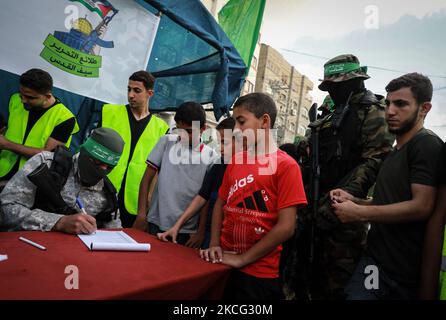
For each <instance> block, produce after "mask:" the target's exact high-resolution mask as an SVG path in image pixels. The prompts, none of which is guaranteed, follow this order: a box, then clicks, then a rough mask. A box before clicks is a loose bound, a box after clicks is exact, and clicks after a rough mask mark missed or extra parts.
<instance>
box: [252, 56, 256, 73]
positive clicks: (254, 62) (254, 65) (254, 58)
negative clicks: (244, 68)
mask: <svg viewBox="0 0 446 320" xmlns="http://www.w3.org/2000/svg"><path fill="white" fill-rule="evenodd" d="M251 67H253V68H254V70H257V58H256V57H255V56H252V60H251Z"/></svg>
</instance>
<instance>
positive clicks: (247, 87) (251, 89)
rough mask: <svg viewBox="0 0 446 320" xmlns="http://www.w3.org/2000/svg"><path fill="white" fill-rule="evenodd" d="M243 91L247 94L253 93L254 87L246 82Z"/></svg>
mask: <svg viewBox="0 0 446 320" xmlns="http://www.w3.org/2000/svg"><path fill="white" fill-rule="evenodd" d="M245 89H246V91H247V92H248V93H251V92H254V85H253V84H252V82H251V81H249V80H246V85H245Z"/></svg>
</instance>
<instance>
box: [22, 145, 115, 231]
mask: <svg viewBox="0 0 446 320" xmlns="http://www.w3.org/2000/svg"><path fill="white" fill-rule="evenodd" d="M72 167H73V160H72V155H71V153H70V151H69V150H68V149H67V148H66V147H64V146H57V148H56V150H55V151H54V156H53V161H52V163H51V167H50V168H48V166H47V165H46V164H45V163H42V164H40V166H38V167H37V168H36V169H35V170H34V171H33V172H31V173H30V174H28V176H27V177H28V179H29V180H30V181H31V182H32V183H34V185H35V186H36V187H37V189H36V195H35V198H34V205H33V207H32V208H31V209H40V210H43V211H46V212H54V213H58V214H63V215H71V214H76V213H79V210H78V209H76V208H73V207H71V206H69V205H68V204H67V203H66V202H65V200H64V199H63V198H62V195H61V194H60V192H61V191H62V189H63V187H64V186H65V183H66V182H67V179H68V176H69V174H70V172H71V170H72ZM103 181H104V188H103V191H105V192H104V193H105V196H106V199H107V201H106V203H107V207H106V208H105V209H104V210H102V211H101V212H100V213H99V214H97V215H96V216H95V219H96V223H97V226H98V228H103V227H104V226H105V223H107V222H110V221H111V220H112V213H115V214H114V219H116V218H117V209H118V199H117V197H116V189H115V188H114V186H113V184H112V183H111V182H110V180H109V179H108V178H107V177H105V178H104V179H103Z"/></svg>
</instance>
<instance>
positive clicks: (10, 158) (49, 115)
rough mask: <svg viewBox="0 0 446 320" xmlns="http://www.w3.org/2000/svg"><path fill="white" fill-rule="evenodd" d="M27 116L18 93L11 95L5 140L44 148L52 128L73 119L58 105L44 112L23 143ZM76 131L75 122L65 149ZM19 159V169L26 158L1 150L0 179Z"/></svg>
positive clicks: (77, 128)
mask: <svg viewBox="0 0 446 320" xmlns="http://www.w3.org/2000/svg"><path fill="white" fill-rule="evenodd" d="M28 116H29V111H28V110H26V109H25V108H24V106H23V103H22V100H21V99H20V95H19V94H18V93H16V94H14V95H12V97H11V99H10V100H9V119H8V129H7V130H6V133H5V138H6V139H8V140H9V141H12V142H14V143H18V144H22V145H24V146H27V147H33V148H44V147H45V146H46V143H47V141H48V138H49V137H50V135H51V133H52V132H53V130H54V128H55V127H56V126H57V125H59V124H61V123H62V122H64V121H66V120H68V119H70V118H73V117H74V115H73V113H71V111H70V110H68V108H67V107H65V106H64V105H63V104H62V103H58V104H56V105H55V106H53V107H51V108H50V109H49V110H48V111H46V112H45V113H44V114H43V115H42V116H41V117H40V119H39V120H37V122H36V123H35V124H34V126H33V127H32V128H31V130H30V131H29V134H28V137H27V138H26V141H23V139H24V137H25V131H26V126H27V125H28ZM78 131H79V126H78V124H77V122H76V124H75V126H74V128H73V131H72V132H71V135H70V138H69V139H68V141H67V143H66V144H65V145H66V146H67V147H69V146H70V143H71V138H72V135H73V134H75V133H76V132H78ZM19 157H20V164H19V169H20V168H22V167H23V165H24V164H25V163H26V161H27V160H28V158H26V157H24V156H20V155H18V154H17V153H14V152H11V151H9V150H2V151H1V152H0V178H2V177H4V176H6V175H7V174H8V173H9V171H10V170H11V169H12V168H13V167H14V164H15V163H16V161H17V159H18V158H19Z"/></svg>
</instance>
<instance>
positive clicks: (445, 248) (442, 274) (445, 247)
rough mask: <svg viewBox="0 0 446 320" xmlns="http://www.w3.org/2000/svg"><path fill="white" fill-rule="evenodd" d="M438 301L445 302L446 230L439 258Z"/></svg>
mask: <svg viewBox="0 0 446 320" xmlns="http://www.w3.org/2000/svg"><path fill="white" fill-rule="evenodd" d="M440 300H446V228H445V231H444V240H443V254H442V257H441V269H440Z"/></svg>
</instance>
